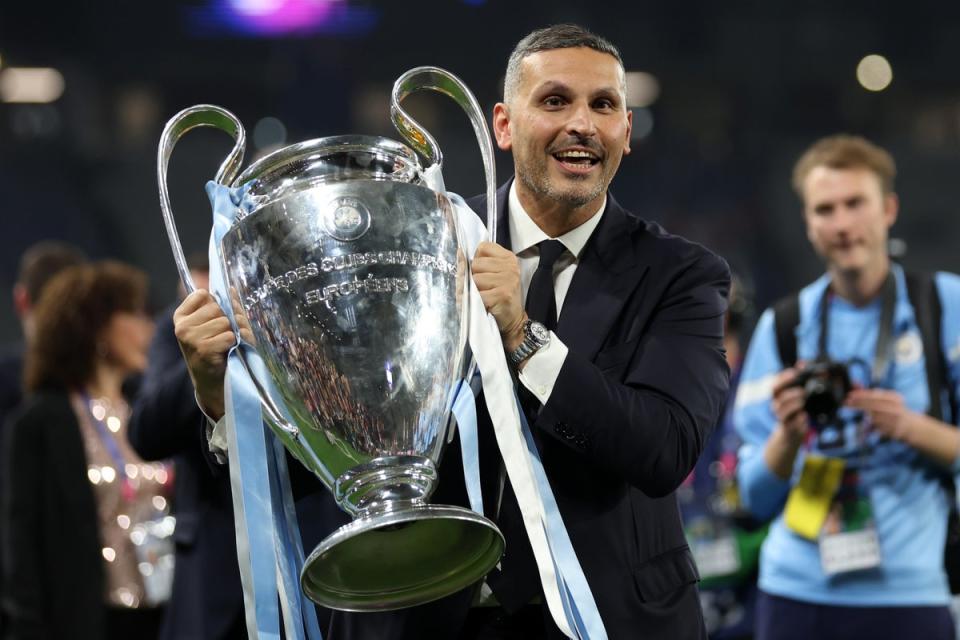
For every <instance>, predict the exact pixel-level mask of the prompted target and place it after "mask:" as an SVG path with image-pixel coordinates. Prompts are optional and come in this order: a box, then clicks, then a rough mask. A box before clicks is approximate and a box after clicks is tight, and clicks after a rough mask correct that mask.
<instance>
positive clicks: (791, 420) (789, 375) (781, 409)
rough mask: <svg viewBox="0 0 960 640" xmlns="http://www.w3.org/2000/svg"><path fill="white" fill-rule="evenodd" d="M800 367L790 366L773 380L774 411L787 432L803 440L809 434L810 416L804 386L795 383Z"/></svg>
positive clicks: (794, 437) (772, 401)
mask: <svg viewBox="0 0 960 640" xmlns="http://www.w3.org/2000/svg"><path fill="white" fill-rule="evenodd" d="M797 373H798V369H796V368H794V367H789V368H787V369H784V370H783V371H781V372H780V373H778V374H777V376H776V378H774V380H773V399H772V400H771V404H772V406H773V413H774V415H776V416H777V423H778V424H780V425H781V426H782V427H783V429H784V431H786V434H787V435H788V436H789V437H790V438H791V439H795V440H798V441H803V439H804V438H805V437H806V435H807V430H808V429H809V427H808V425H809V424H810V417H809V416H808V415H807V412H806V411H805V410H804V408H803V404H804V400H805V398H804V391H803V387H798V386H795V385H794V381H795V380H796V379H797Z"/></svg>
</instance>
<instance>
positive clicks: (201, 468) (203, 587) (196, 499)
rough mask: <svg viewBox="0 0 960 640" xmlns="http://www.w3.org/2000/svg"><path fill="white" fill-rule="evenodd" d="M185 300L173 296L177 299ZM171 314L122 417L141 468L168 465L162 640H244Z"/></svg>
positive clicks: (221, 506)
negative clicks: (170, 544)
mask: <svg viewBox="0 0 960 640" xmlns="http://www.w3.org/2000/svg"><path fill="white" fill-rule="evenodd" d="M187 264H188V266H189V268H190V275H191V276H192V277H193V281H194V284H195V285H196V286H197V287H198V288H200V289H207V288H208V287H209V280H208V278H209V273H208V271H209V263H208V260H207V256H206V254H202V253H197V254H193V255H191V256H189V257H188V259H187ZM184 295H185V292H184V291H183V290H182V285H181V291H180V297H181V298H182V297H183V296H184ZM174 308H175V305H174V306H171V307H170V308H168V309H166V310H165V311H164V312H163V313H162V314H160V316H159V317H158V318H157V331H156V333H155V335H154V337H153V342H152V343H151V344H150V352H149V357H148V362H147V370H146V373H145V374H144V377H143V384H142V386H141V388H140V393H139V394H138V395H137V399H136V401H135V402H134V405H133V413H132V415H131V417H130V443H131V444H132V445H133V448H134V449H135V450H136V451H137V453H138V454H139V455H141V456H142V457H143V458H144V459H145V460H162V459H166V458H173V460H174V466H175V469H176V475H177V482H176V487H175V490H176V498H175V500H174V508H175V514H174V515H176V518H177V526H176V531H175V533H174V542H175V546H176V563H175V567H176V568H175V570H174V578H173V593H172V595H171V599H170V602H169V604H168V605H167V611H166V613H165V615H164V622H163V628H162V631H161V637H162V638H169V639H170V640H175V639H176V640H191V639H196V640H219V639H227V638H237V639H239V638H246V636H247V632H246V626H245V624H244V616H243V592H242V590H241V586H240V571H239V568H238V565H237V545H236V539H235V535H234V525H233V502H232V500H231V495H230V474H229V472H228V469H227V468H226V467H225V466H221V465H217V464H210V463H209V461H208V459H207V456H206V454H205V453H204V450H205V449H206V448H207V440H206V435H205V432H206V429H205V424H206V421H205V420H204V418H203V414H202V413H201V412H200V408H199V407H198V406H197V400H196V396H195V394H194V390H193V383H192V382H191V381H190V374H189V373H188V372H187V365H186V362H185V361H184V359H183V356H182V355H181V353H180V347H179V345H178V344H177V339H176V336H175V335H174V333H173V310H174Z"/></svg>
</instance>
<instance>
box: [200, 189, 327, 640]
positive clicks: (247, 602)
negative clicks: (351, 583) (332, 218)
mask: <svg viewBox="0 0 960 640" xmlns="http://www.w3.org/2000/svg"><path fill="white" fill-rule="evenodd" d="M245 193H246V191H245V188H244V187H240V188H238V189H230V188H229V187H226V186H224V185H221V184H217V183H216V182H212V181H211V182H209V183H207V195H208V197H209V198H210V203H211V205H212V208H213V231H212V233H211V237H210V246H209V259H210V285H211V291H212V293H213V295H214V296H215V297H216V298H217V301H218V302H219V304H220V307H221V308H222V309H223V311H224V313H225V314H226V315H227V317H228V318H229V319H230V323H231V326H232V327H233V330H234V332H235V333H237V335H238V336H239V331H238V326H237V322H236V318H235V317H234V314H233V308H232V305H231V304H230V298H229V293H228V288H227V284H226V278H224V274H223V268H222V264H223V263H222V262H221V256H220V253H219V250H218V249H219V247H220V243H221V241H222V239H223V236H224V235H225V234H226V233H227V231H229V230H230V228H231V226H232V225H233V222H234V220H235V218H236V213H237V211H238V210H242V209H243V208H244V207H246V206H248V205H247V203H246V201H245V200H244V196H245ZM241 355H242V357H241ZM247 365H250V368H249V369H248V367H247ZM264 371H265V367H264V364H263V361H262V360H261V359H260V357H259V355H258V354H257V353H256V351H255V350H253V349H252V348H251V347H250V346H249V345H247V344H245V343H243V342H238V344H237V345H235V346H234V347H233V348H232V349H231V350H230V352H229V355H228V360H227V375H226V380H225V390H226V401H227V419H228V423H229V424H228V427H229V428H230V429H229V430H230V431H232V433H233V434H234V435H233V436H232V437H231V441H230V446H229V450H228V454H229V462H230V482H231V488H232V492H233V502H234V516H235V520H236V533H237V555H238V560H239V563H240V576H241V582H242V584H243V592H244V606H245V611H246V622H247V632H248V635H249V636H250V637H252V638H267V639H270V640H272V639H274V638H276V639H277V640H279V637H280V615H279V610H280V607H279V600H278V589H277V586H278V585H277V578H278V574H279V578H280V580H281V581H282V583H283V587H284V592H285V594H286V596H287V597H286V600H285V601H284V606H283V607H282V612H283V620H284V629H285V631H286V637H287V638H288V639H295V640H303V639H304V638H305V635H304V634H305V633H306V637H308V638H310V640H322V636H321V634H320V630H319V625H318V623H317V616H316V609H315V608H314V605H313V603H312V602H310V601H309V600H307V599H306V598H305V597H304V596H303V595H302V593H301V591H300V586H299V575H300V570H301V568H302V567H303V561H304V555H303V546H302V544H301V541H300V532H299V528H298V526H297V521H296V511H295V509H294V505H293V496H292V492H291V490H290V478H289V474H288V472H287V466H286V457H285V453H284V450H283V446H282V444H281V443H280V442H279V441H278V440H277V438H276V437H275V436H274V435H273V433H272V432H271V431H270V430H269V429H268V428H267V427H266V426H265V425H264V423H263V414H262V408H261V400H260V395H259V393H258V391H257V386H256V385H255V383H254V380H253V378H252V377H251V372H252V373H253V374H260V375H257V382H258V383H259V385H260V387H261V388H263V389H264V390H265V391H267V393H268V394H269V395H270V396H271V399H272V400H273V402H274V405H275V406H279V407H282V410H283V412H284V413H286V411H285V407H283V405H282V401H280V399H279V395H278V394H276V392H275V390H274V389H273V388H272V384H271V383H270V380H269V377H268V376H265V375H263V372H264Z"/></svg>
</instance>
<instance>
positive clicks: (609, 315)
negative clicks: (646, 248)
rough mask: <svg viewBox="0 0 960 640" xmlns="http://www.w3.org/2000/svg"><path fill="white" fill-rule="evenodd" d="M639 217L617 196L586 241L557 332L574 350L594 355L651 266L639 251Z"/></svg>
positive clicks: (609, 201) (609, 200) (565, 299)
mask: <svg viewBox="0 0 960 640" xmlns="http://www.w3.org/2000/svg"><path fill="white" fill-rule="evenodd" d="M637 228H638V221H637V220H635V219H632V218H631V217H630V216H628V215H627V213H626V211H624V210H623V208H621V207H620V205H619V204H617V202H616V200H614V199H613V196H611V195H609V194H608V195H607V209H606V211H604V213H603V218H601V220H600V224H599V225H598V226H597V229H596V230H595V231H594V232H593V235H592V236H591V237H590V240H589V241H588V242H587V246H586V247H584V250H583V253H582V254H581V256H580V262H579V263H578V264H577V270H576V272H575V273H574V275H573V280H572V282H571V283H570V288H569V290H568V291H567V295H566V297H565V298H564V301H563V307H562V308H561V310H560V318H559V320H558V323H557V331H556V333H557V335H558V336H559V337H560V339H561V340H563V342H564V344H566V345H567V346H568V347H569V348H570V349H571V350H573V351H575V352H577V353H579V354H581V355H583V356H585V357H587V358H589V359H591V360H592V359H593V358H594V356H595V355H596V354H597V351H599V350H600V347H601V346H602V344H603V340H604V338H606V336H607V335H608V334H609V331H610V328H611V325H612V324H613V322H614V320H616V318H617V316H618V315H619V313H620V311H621V309H622V308H623V305H624V303H625V302H626V300H627V298H628V297H629V296H630V293H631V292H632V291H633V290H634V289H635V288H636V287H637V285H638V284H639V283H640V281H641V280H642V278H643V275H644V273H645V272H646V270H647V268H648V266H647V265H646V264H645V263H643V262H642V261H640V260H638V256H636V254H635V250H634V241H633V235H634V233H636V232H637Z"/></svg>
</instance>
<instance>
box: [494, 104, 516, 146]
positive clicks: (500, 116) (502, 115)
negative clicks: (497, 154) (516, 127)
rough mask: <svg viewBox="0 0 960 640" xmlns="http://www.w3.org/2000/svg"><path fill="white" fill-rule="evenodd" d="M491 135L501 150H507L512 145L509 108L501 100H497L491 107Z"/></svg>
mask: <svg viewBox="0 0 960 640" xmlns="http://www.w3.org/2000/svg"><path fill="white" fill-rule="evenodd" d="M493 135H494V137H495V138H496V139H497V146H498V147H499V148H500V150H501V151H509V150H510V149H511V147H512V146H513V136H512V134H511V133H510V109H509V108H508V107H507V105H506V104H504V103H502V102H498V103H497V104H496V106H494V107H493Z"/></svg>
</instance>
